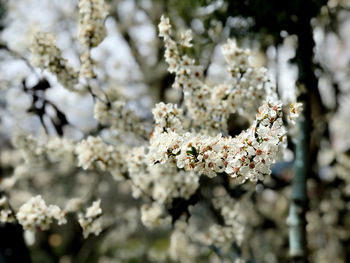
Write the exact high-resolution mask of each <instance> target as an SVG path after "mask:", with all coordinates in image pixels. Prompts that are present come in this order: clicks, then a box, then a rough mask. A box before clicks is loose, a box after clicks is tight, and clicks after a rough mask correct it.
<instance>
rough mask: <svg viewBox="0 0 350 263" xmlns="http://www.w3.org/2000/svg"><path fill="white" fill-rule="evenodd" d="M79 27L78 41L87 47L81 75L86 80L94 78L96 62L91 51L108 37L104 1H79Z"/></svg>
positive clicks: (82, 60) (82, 59) (83, 56)
mask: <svg viewBox="0 0 350 263" xmlns="http://www.w3.org/2000/svg"><path fill="white" fill-rule="evenodd" d="M79 15H80V16H79V26H78V39H79V41H80V42H81V43H82V44H83V46H84V47H85V49H86V50H85V52H84V53H83V54H82V55H81V57H80V60H81V66H80V75H81V76H83V77H86V78H94V77H96V76H95V73H94V72H93V69H92V67H93V65H94V61H93V60H92V58H91V56H90V50H91V48H93V47H97V46H98V45H99V44H100V43H101V42H102V40H103V39H104V38H105V37H106V34H107V32H106V27H105V25H104V22H105V19H106V17H107V8H106V5H105V3H104V0H79Z"/></svg>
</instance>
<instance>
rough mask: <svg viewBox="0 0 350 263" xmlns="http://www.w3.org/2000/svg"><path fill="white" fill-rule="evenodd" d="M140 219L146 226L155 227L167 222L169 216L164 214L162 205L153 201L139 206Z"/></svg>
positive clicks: (168, 221)
mask: <svg viewBox="0 0 350 263" xmlns="http://www.w3.org/2000/svg"><path fill="white" fill-rule="evenodd" d="M141 221H142V223H143V224H144V225H145V226H147V227H155V226H161V225H165V224H169V223H170V222H171V218H170V216H168V215H166V212H165V210H164V206H163V205H161V204H158V203H156V202H154V203H152V204H151V205H149V204H144V205H143V206H142V207H141Z"/></svg>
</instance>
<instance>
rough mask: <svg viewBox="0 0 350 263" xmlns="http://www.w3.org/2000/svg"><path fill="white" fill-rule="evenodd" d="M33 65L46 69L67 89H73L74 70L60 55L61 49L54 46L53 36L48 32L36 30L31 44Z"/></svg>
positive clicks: (74, 83)
mask: <svg viewBox="0 0 350 263" xmlns="http://www.w3.org/2000/svg"><path fill="white" fill-rule="evenodd" d="M30 49H31V51H32V58H31V63H32V64H33V66H36V67H39V68H41V69H47V70H48V71H50V72H51V73H53V74H54V75H55V76H56V77H57V80H58V82H60V83H61V84H62V86H63V87H65V88H66V89H69V90H74V86H75V85H76V84H77V83H78V74H77V72H76V70H75V69H74V68H73V67H72V66H70V65H69V64H68V61H67V60H66V59H64V58H63V57H62V52H61V50H60V49H59V48H58V47H57V46H56V43H55V38H54V36H53V35H52V34H50V33H43V32H37V33H36V34H35V36H34V39H33V41H32V45H31V48H30Z"/></svg>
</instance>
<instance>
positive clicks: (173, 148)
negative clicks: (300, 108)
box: [149, 102, 286, 182]
mask: <svg viewBox="0 0 350 263" xmlns="http://www.w3.org/2000/svg"><path fill="white" fill-rule="evenodd" d="M285 134H286V131H285V129H284V126H283V121H282V109H281V104H280V103H269V102H266V103H265V104H264V105H263V106H261V107H260V108H259V111H258V114H257V116H256V121H255V122H254V123H253V125H252V127H251V128H249V129H248V130H247V131H243V132H242V133H241V134H239V135H238V136H237V137H234V138H232V137H224V136H222V135H221V134H218V135H217V136H216V137H211V136H208V135H200V134H195V133H189V132H187V133H185V134H178V133H176V132H174V131H166V132H164V131H163V130H162V129H159V128H157V127H156V129H155V131H154V134H153V137H152V138H151V141H150V147H149V160H150V162H151V163H152V164H157V163H160V164H165V163H167V164H168V165H176V166H177V167H178V168H185V169H186V170H194V171H196V172H198V173H199V174H204V175H207V176H209V177H214V176H216V174H217V173H223V172H225V173H227V174H228V175H230V176H231V177H233V178H236V179H237V180H238V181H241V182H244V181H245V180H250V181H256V180H258V179H260V180H262V179H264V177H265V176H267V175H269V174H270V173H271V171H270V167H271V165H272V164H273V163H274V162H275V160H276V157H277V153H278V151H279V148H280V146H281V145H282V144H283V142H284V141H285Z"/></svg>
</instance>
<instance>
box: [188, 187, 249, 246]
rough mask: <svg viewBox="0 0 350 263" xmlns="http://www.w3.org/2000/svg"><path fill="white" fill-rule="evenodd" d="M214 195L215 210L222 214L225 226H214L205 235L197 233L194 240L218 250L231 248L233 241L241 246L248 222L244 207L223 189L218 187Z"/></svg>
mask: <svg viewBox="0 0 350 263" xmlns="http://www.w3.org/2000/svg"><path fill="white" fill-rule="evenodd" d="M213 194H214V197H213V199H212V203H213V206H214V209H216V210H218V211H219V213H220V214H221V216H222V218H223V221H224V222H223V223H224V225H219V224H213V225H211V226H210V227H209V229H208V231H205V232H204V233H203V232H196V233H195V235H194V239H195V240H197V241H199V242H201V243H204V244H206V245H208V246H215V247H217V248H223V247H230V246H231V243H232V241H235V242H236V243H237V244H238V245H240V244H241V243H242V241H243V238H244V231H245V222H246V218H245V214H244V210H243V209H244V208H243V206H241V205H240V203H239V202H236V201H235V200H233V199H232V198H231V197H230V196H229V195H228V194H227V192H226V190H225V189H224V188H223V187H216V188H215V189H214V191H213Z"/></svg>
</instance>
